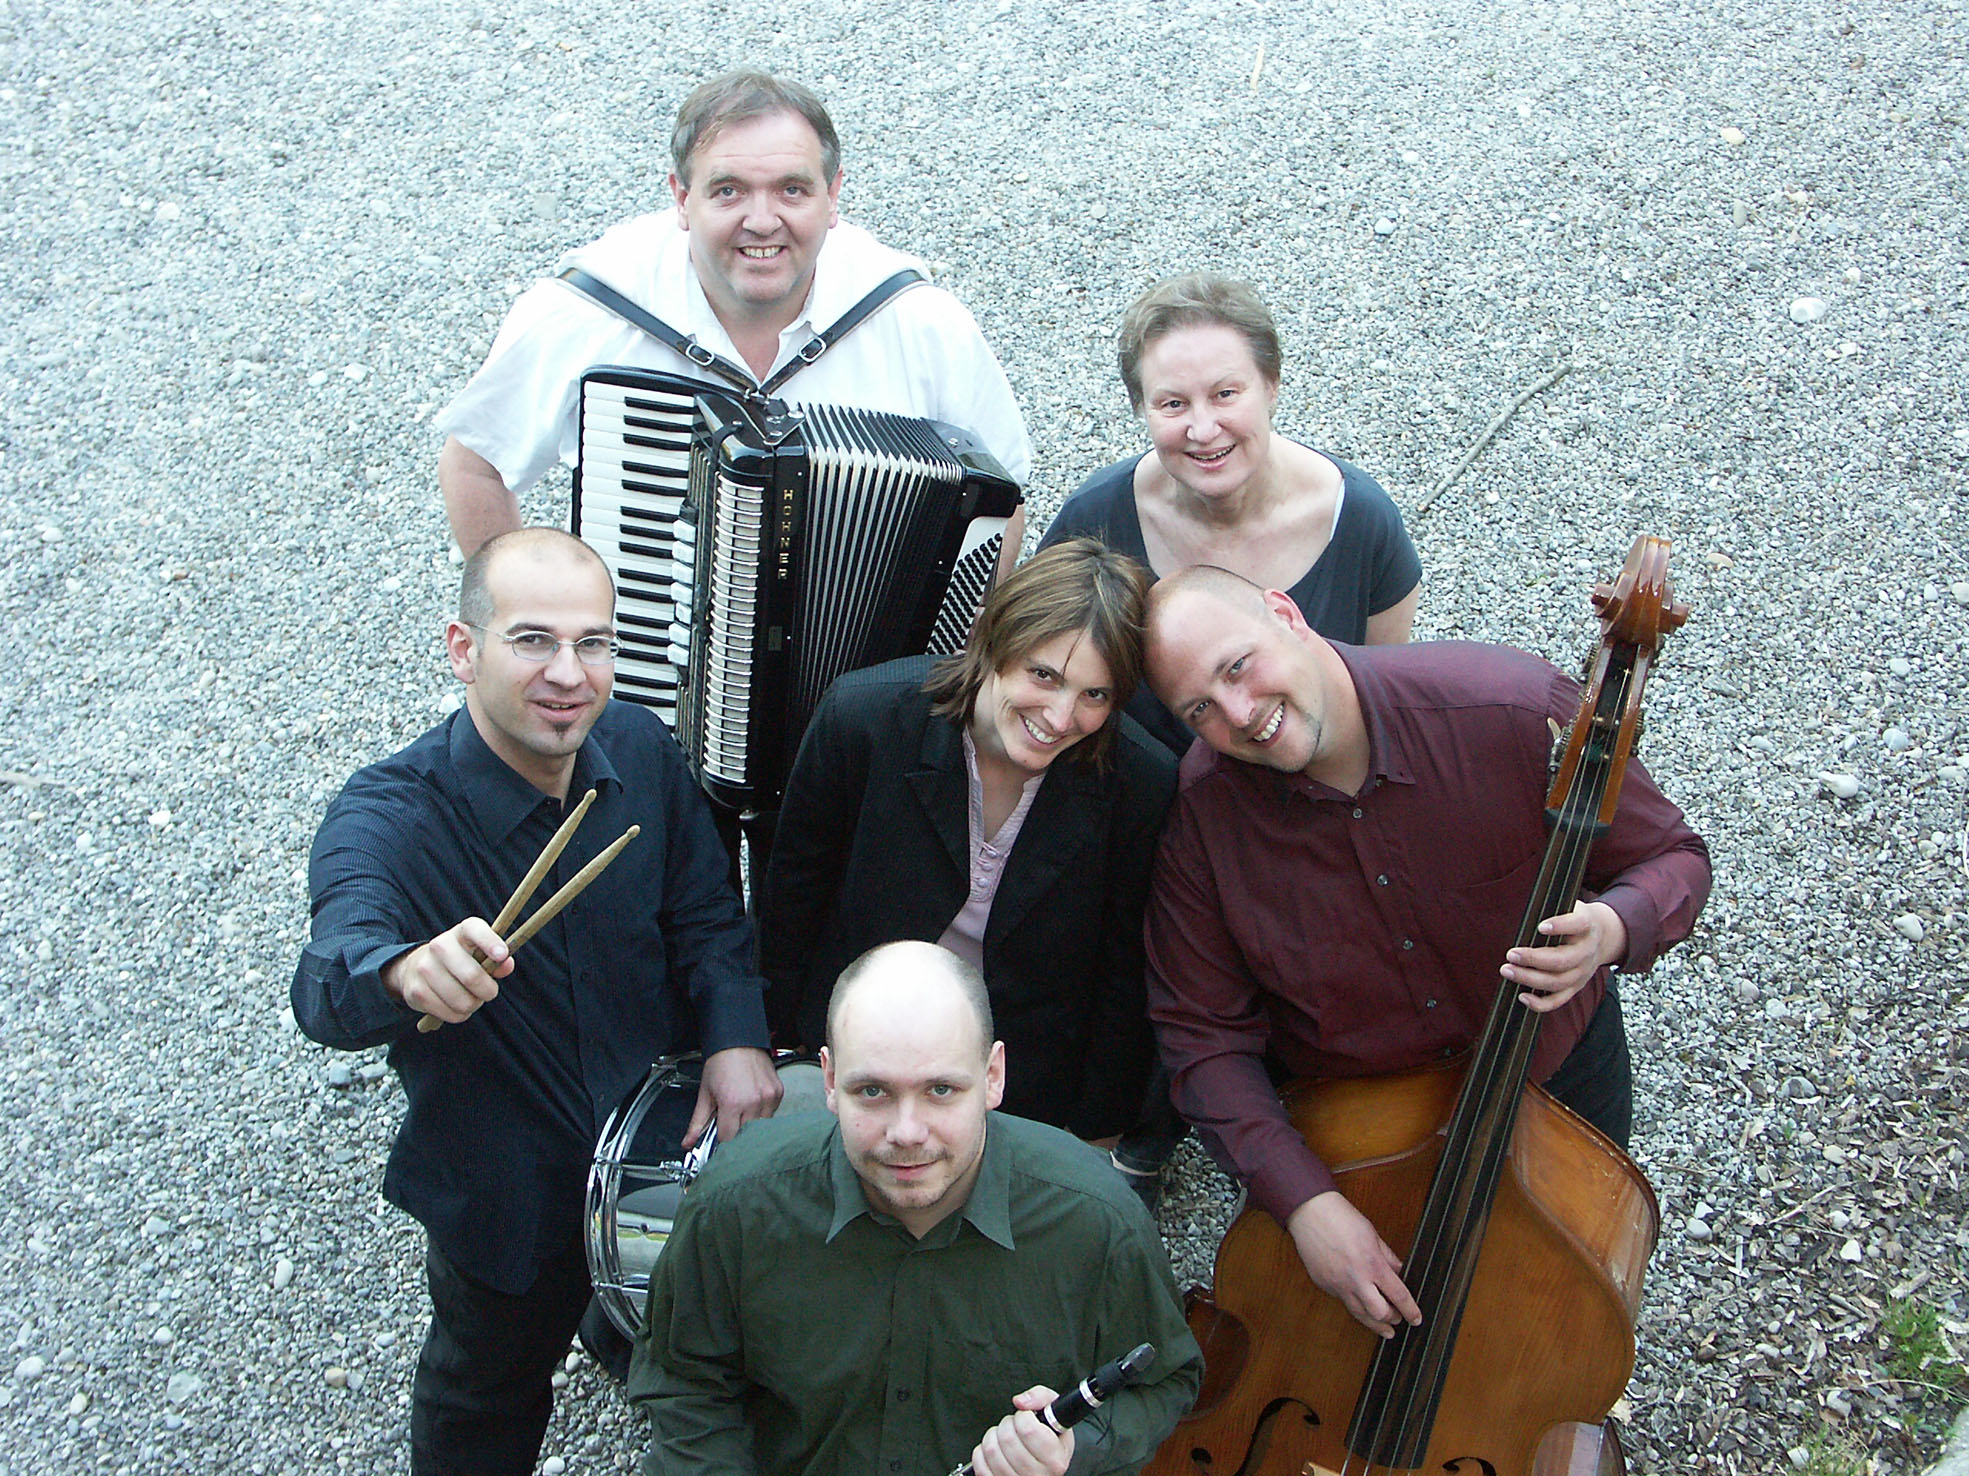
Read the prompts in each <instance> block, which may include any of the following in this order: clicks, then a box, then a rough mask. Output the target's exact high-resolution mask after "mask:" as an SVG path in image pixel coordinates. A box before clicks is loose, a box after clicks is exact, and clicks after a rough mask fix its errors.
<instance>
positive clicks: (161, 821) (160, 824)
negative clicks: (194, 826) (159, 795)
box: [150, 810, 171, 830]
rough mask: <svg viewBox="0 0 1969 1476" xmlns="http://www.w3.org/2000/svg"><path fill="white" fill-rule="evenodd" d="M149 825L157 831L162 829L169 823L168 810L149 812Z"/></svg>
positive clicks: (169, 815)
mask: <svg viewBox="0 0 1969 1476" xmlns="http://www.w3.org/2000/svg"><path fill="white" fill-rule="evenodd" d="M150 823H151V824H152V825H154V826H156V827H157V828H158V829H159V830H162V829H164V827H165V826H167V825H169V824H170V823H171V812H170V811H169V810H152V811H151V812H150Z"/></svg>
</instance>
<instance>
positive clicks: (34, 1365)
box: [14, 1353, 48, 1383]
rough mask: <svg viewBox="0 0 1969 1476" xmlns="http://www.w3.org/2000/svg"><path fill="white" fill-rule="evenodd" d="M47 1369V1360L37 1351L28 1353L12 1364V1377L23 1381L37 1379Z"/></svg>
mask: <svg viewBox="0 0 1969 1476" xmlns="http://www.w3.org/2000/svg"><path fill="white" fill-rule="evenodd" d="M47 1371H48V1360H47V1359H45V1358H43V1357H42V1356H41V1355H40V1354H39V1353H30V1354H28V1355H27V1357H25V1358H23V1359H22V1360H21V1361H20V1362H19V1363H16V1364H15V1365H14V1377H15V1378H17V1379H19V1380H21V1381H22V1382H23V1383H25V1382H26V1381H27V1380H29V1379H38V1378H40V1377H41V1375H42V1374H44V1373H46V1372H47Z"/></svg>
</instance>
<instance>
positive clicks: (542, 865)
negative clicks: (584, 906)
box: [417, 789, 595, 1035]
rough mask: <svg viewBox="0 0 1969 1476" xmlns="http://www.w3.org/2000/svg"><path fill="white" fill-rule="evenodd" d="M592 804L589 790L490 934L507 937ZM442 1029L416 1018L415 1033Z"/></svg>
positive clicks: (477, 955) (592, 794) (501, 911)
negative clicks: (514, 922)
mask: <svg viewBox="0 0 1969 1476" xmlns="http://www.w3.org/2000/svg"><path fill="white" fill-rule="evenodd" d="M594 803H595V791H594V790H592V789H591V790H589V791H588V792H587V793H586V794H584V795H582V796H581V803H580V804H578V805H576V806H575V807H574V808H573V809H572V810H570V811H569V812H568V817H567V819H565V820H563V821H562V822H561V828H560V829H559V830H557V831H555V832H554V837H553V839H552V840H550V841H548V842H547V844H546V845H545V846H543V847H542V848H541V851H540V854H539V855H538V856H536V857H534V858H533V865H531V866H529V867H528V868H527V872H526V875H525V876H523V877H521V878H520V884H519V885H518V886H517V887H514V888H513V895H512V896H510V897H508V898H507V899H506V905H505V906H504V907H502V908H500V909H499V916H497V917H495V918H494V919H493V920H492V931H493V932H495V933H497V934H498V935H499V936H500V937H501V938H502V939H503V938H504V937H505V936H506V929H508V928H510V927H511V926H512V925H513V919H514V918H516V917H518V916H519V915H520V909H521V908H522V907H524V906H526V899H527V898H529V897H531V896H532V895H533V894H534V893H535V892H536V891H538V890H539V888H540V882H541V879H542V878H543V877H545V876H546V875H547V873H548V871H549V870H550V869H552V867H553V865H554V863H555V862H556V861H558V860H560V859H561V852H562V851H565V850H566V849H567V843H568V842H569V841H571V840H573V839H574V833H575V831H577V830H579V829H580V828H581V822H582V821H583V820H585V819H586V818H587V816H588V807H589V806H590V805H592V804H594ZM515 946H517V945H514V944H511V943H509V944H507V945H506V947H507V951H508V952H509V953H510V952H511V951H512V949H513V948H514V947H515ZM470 952H471V954H472V956H473V957H474V958H476V959H477V960H478V961H479V962H480V963H484V962H485V955H484V954H482V953H480V952H479V951H478V949H476V948H474V949H472V950H470ZM443 1026H444V1021H442V1020H440V1019H439V1018H438V1017H437V1016H436V1015H420V1016H419V1017H418V1019H417V1030H418V1033H419V1034H420V1035H429V1034H430V1033H431V1032H432V1031H433V1030H438V1029H441V1028H443Z"/></svg>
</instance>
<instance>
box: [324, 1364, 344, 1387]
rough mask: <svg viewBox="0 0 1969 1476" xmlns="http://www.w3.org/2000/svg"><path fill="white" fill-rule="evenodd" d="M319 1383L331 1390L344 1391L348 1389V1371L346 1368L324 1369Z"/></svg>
mask: <svg viewBox="0 0 1969 1476" xmlns="http://www.w3.org/2000/svg"><path fill="white" fill-rule="evenodd" d="M321 1381H322V1382H323V1383H324V1384H326V1385H328V1387H329V1388H331V1389H346V1388H348V1387H349V1371H348V1370H347V1369H346V1368H329V1369H324V1370H322V1375H321Z"/></svg>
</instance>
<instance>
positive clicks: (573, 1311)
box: [410, 1239, 589, 1476]
mask: <svg viewBox="0 0 1969 1476" xmlns="http://www.w3.org/2000/svg"><path fill="white" fill-rule="evenodd" d="M424 1271H425V1275H426V1277H427V1278H428V1279H429V1282H430V1287H431V1331H430V1333H429V1335H428V1336H426V1337H425V1339H424V1350H423V1352H422V1353H420V1354H419V1355H418V1357H417V1374H416V1377H415V1378H414V1379H413V1380H412V1382H411V1386H410V1469H411V1471H412V1472H413V1473H415V1476H532V1472H533V1468H534V1463H535V1462H536V1461H537V1460H538V1459H539V1457H540V1442H541V1440H542V1439H543V1438H544V1437H545V1436H546V1433H547V1416H548V1415H549V1414H550V1413H551V1412H552V1410H553V1405H554V1391H553V1385H552V1383H550V1382H549V1381H550V1380H551V1379H552V1378H553V1374H554V1370H555V1368H556V1367H558V1366H559V1364H560V1361H561V1359H562V1358H563V1357H565V1356H566V1354H567V1350H568V1344H569V1343H570V1342H572V1341H573V1338H574V1330H575V1328H576V1327H577V1326H578V1325H579V1324H580V1322H581V1314H582V1313H583V1312H584V1311H585V1310H586V1309H587V1306H588V1298H589V1286H588V1260H587V1255H586V1252H585V1251H584V1250H583V1248H582V1245H581V1242H580V1241H579V1240H578V1239H577V1240H576V1241H575V1243H574V1244H573V1245H572V1246H571V1247H570V1248H569V1249H567V1250H566V1251H563V1252H562V1253H561V1254H560V1255H558V1256H555V1257H554V1258H553V1259H552V1260H550V1261H547V1262H544V1263H543V1264H542V1265H541V1267H540V1275H539V1277H538V1278H537V1279H536V1280H535V1281H534V1283H533V1285H532V1286H530V1287H529V1288H527V1290H526V1291H524V1292H522V1293H520V1294H519V1295H518V1296H513V1295H510V1294H509V1293H506V1292H499V1291H494V1290H493V1289H492V1288H491V1287H489V1286H484V1285H482V1284H481V1283H479V1282H477V1281H474V1280H473V1279H472V1278H471V1277H470V1276H468V1275H467V1274H466V1273H465V1272H464V1271H462V1270H460V1269H459V1268H458V1267H457V1266H455V1265H454V1264H452V1262H450V1261H449V1260H447V1259H446V1258H445V1257H444V1256H443V1255H442V1254H440V1253H439V1251H438V1249H437V1247H436V1246H427V1247H426V1250H425V1253H424Z"/></svg>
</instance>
